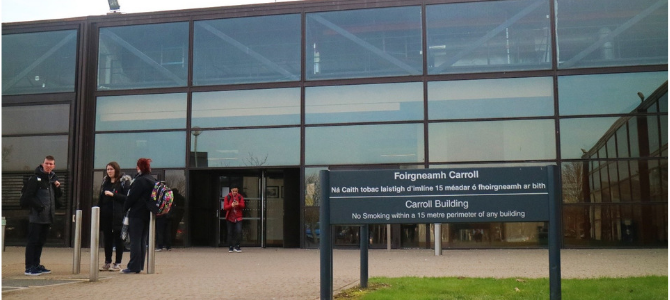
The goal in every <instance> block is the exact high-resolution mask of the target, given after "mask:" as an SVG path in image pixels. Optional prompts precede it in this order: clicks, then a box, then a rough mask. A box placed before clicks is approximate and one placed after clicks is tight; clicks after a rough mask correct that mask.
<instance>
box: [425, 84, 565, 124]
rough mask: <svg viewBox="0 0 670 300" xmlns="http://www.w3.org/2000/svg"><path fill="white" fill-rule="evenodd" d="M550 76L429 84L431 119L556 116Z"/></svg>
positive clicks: (429, 113) (429, 112)
mask: <svg viewBox="0 0 670 300" xmlns="http://www.w3.org/2000/svg"><path fill="white" fill-rule="evenodd" d="M553 91H554V86H553V82H552V79H551V78H549V77H542V78H539V77H538V78H516V79H483V80H464V81H443V82H429V83H428V118H429V119H431V120H436V119H469V118H505V117H527V116H552V115H554V92H553Z"/></svg>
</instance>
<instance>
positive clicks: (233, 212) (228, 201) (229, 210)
mask: <svg viewBox="0 0 670 300" xmlns="http://www.w3.org/2000/svg"><path fill="white" fill-rule="evenodd" d="M234 200H237V203H238V204H239V206H237V207H236V208H233V201H234ZM244 207H245V205H244V197H242V195H240V194H239V193H238V194H237V195H235V197H233V193H229V194H228V196H226V197H225V198H223V210H225V211H226V220H228V221H231V222H236V221H242V210H243V209H244Z"/></svg>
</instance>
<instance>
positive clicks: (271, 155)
mask: <svg viewBox="0 0 670 300" xmlns="http://www.w3.org/2000/svg"><path fill="white" fill-rule="evenodd" d="M191 150H192V151H193V152H194V153H191V160H190V164H191V167H199V168H202V167H210V168H213V167H251V166H288V165H298V164H300V128H273V129H240V130H216V131H202V132H201V134H200V135H198V136H194V137H191ZM195 153H197V155H195ZM196 157H197V160H196Z"/></svg>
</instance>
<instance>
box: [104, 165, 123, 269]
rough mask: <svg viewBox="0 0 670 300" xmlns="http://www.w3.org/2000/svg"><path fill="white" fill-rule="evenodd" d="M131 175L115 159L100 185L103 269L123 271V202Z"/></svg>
mask: <svg viewBox="0 0 670 300" xmlns="http://www.w3.org/2000/svg"><path fill="white" fill-rule="evenodd" d="M129 187H130V176H128V175H125V174H123V173H121V167H119V164H118V163H117V162H115V161H112V162H110V163H108V164H107V166H106V167H105V177H104V178H103V179H102V185H101V186H100V197H99V198H98V199H99V200H98V206H99V207H100V230H101V231H102V235H103V242H104V245H105V264H104V265H103V266H102V268H100V269H101V270H103V271H121V260H122V259H123V248H124V246H123V240H122V239H121V227H123V204H124V202H125V201H126V195H127V194H128V188H129ZM114 247H116V259H115V260H114V264H112V251H113V248H114Z"/></svg>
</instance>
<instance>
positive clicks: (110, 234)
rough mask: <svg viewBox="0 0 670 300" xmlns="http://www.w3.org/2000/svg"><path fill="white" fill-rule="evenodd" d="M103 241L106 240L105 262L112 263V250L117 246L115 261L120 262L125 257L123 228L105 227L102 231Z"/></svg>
mask: <svg viewBox="0 0 670 300" xmlns="http://www.w3.org/2000/svg"><path fill="white" fill-rule="evenodd" d="M102 235H103V241H104V242H105V263H106V264H109V263H112V251H113V248H114V247H116V260H115V261H114V263H117V264H120V263H121V259H123V248H124V245H123V240H122V239H121V230H113V229H112V228H111V226H110V228H105V230H103V231H102Z"/></svg>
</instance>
